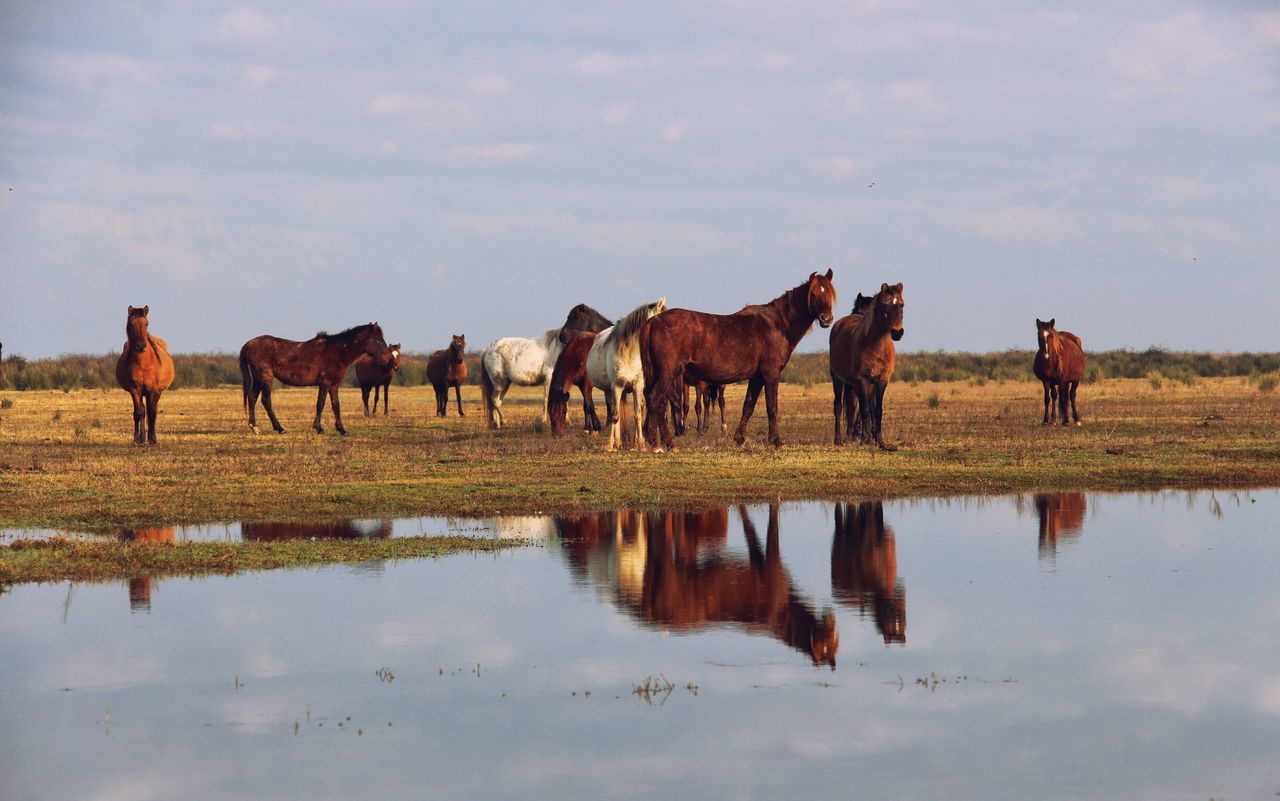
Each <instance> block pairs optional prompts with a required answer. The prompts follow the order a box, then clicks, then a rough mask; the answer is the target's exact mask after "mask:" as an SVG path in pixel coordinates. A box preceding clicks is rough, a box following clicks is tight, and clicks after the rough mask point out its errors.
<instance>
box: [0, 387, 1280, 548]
mask: <svg viewBox="0 0 1280 801" xmlns="http://www.w3.org/2000/svg"><path fill="white" fill-rule="evenodd" d="M342 397H343V403H344V408H345V409H346V410H347V415H346V418H345V422H346V424H347V428H348V430H349V431H350V432H351V433H350V436H347V437H339V436H337V435H336V434H335V433H333V427H332V422H331V418H330V417H328V414H327V413H326V418H325V420H326V427H327V429H328V431H327V433H325V434H324V435H316V434H314V433H312V431H311V430H310V428H309V427H308V423H309V422H310V419H311V415H312V413H313V411H314V402H315V393H314V390H310V389H296V390H295V389H289V390H282V391H279V392H277V411H278V412H279V413H280V417H281V420H282V422H283V423H284V425H285V427H286V428H288V429H289V433H288V434H285V435H283V436H280V435H275V434H270V433H264V434H261V435H256V436H255V435H254V434H252V433H250V432H249V430H248V426H247V424H246V418H245V413H244V411H243V410H242V408H241V402H240V392H239V389H238V388H234V389H233V388H224V389H212V390H184V391H179V392H171V393H167V394H166V395H165V397H164V400H163V401H162V403H161V410H160V421H159V438H160V445H159V446H157V447H137V446H134V445H132V444H130V433H131V430H132V420H131V418H130V406H129V401H128V397H127V396H126V395H125V393H124V392H122V391H120V390H111V391H108V390H82V391H74V392H0V407H3V405H4V404H3V401H4V400H10V401H12V405H11V406H9V407H8V408H0V528H29V527H49V528H72V529H88V530H103V529H111V528H115V527H121V526H142V525H157V524H171V523H194V522H213V521H235V520H264V519H280V518H331V517H342V518H352V517H394V516H411V515H422V514H464V515H465V514H474V515H489V514H493V513H495V512H512V513H515V512H532V511H545V512H557V511H572V510H585V509H603V508H610V507H621V506H643V507H651V506H656V505H665V504H674V505H685V506H701V505H710V504H715V503H725V502H734V501H751V500H763V499H772V498H783V499H796V498H812V497H831V498H853V497H871V496H884V497H889V496H901V495H938V494H949V493H995V492H1012V491H1024V490H1030V489H1043V490H1053V489H1139V488H1151V487H1166V486H1177V487H1201V486H1261V485H1276V484H1280V436H1278V435H1280V394H1278V393H1264V392H1260V391H1259V390H1258V389H1257V388H1256V387H1255V386H1253V385H1251V384H1249V383H1248V382H1247V381H1246V380H1245V379H1243V378H1241V379H1234V378H1221V379H1203V380H1200V381H1198V382H1196V383H1195V384H1194V385H1193V386H1185V385H1183V384H1180V383H1176V382H1172V381H1167V382H1164V384H1163V386H1162V388H1161V389H1160V390H1158V391H1157V390H1155V389H1153V388H1152V387H1151V385H1150V383H1149V382H1147V381H1145V380H1142V379H1114V380H1108V381H1104V382H1101V383H1100V384H1095V385H1085V386H1084V387H1082V388H1081V391H1080V409H1081V413H1082V414H1083V415H1084V418H1085V425H1084V426H1083V427H1081V428H1063V427H1061V426H1054V427H1042V426H1041V425H1040V424H1039V422H1040V417H1041V401H1040V388H1039V386H1038V385H1035V384H1032V383H1030V382H1026V383H1012V382H1011V383H1003V384H1002V383H995V382H987V383H986V384H983V385H981V386H974V385H972V384H969V383H944V384H935V383H921V384H919V385H916V386H911V385H908V384H897V383H895V384H894V385H893V386H891V387H890V389H889V392H888V396H887V401H886V407H887V412H886V417H885V431H886V439H888V440H890V441H892V442H894V443H897V444H898V445H899V446H900V447H901V450H900V451H899V452H897V453H881V452H879V451H877V450H874V449H871V448H866V447H860V446H844V447H840V448H836V447H833V446H832V445H831V398H830V389H829V388H827V387H824V386H813V387H811V388H805V387H802V386H794V385H790V386H787V385H784V386H783V388H782V396H781V402H780V406H781V410H782V435H783V438H784V439H785V440H786V441H787V443H788V447H787V448H785V449H783V450H782V451H777V452H775V451H774V450H773V449H772V448H769V447H767V446H765V445H764V444H763V443H764V426H765V417H764V403H763V400H762V401H761V403H760V404H759V406H758V407H757V413H756V417H755V419H754V420H753V421H752V425H751V429H750V432H749V433H750V440H749V442H748V446H747V447H746V448H737V447H735V446H734V445H733V443H732V441H731V439H730V437H729V436H721V435H719V434H714V435H708V436H704V437H697V436H696V435H691V436H688V437H685V438H684V440H683V441H680V440H677V442H678V443H679V444H680V445H681V446H682V447H681V448H680V449H679V450H678V451H676V452H675V453H669V454H662V455H653V454H648V453H637V452H633V451H627V452H624V453H620V454H608V453H605V452H604V451H603V447H604V440H603V439H602V438H599V437H593V438H588V437H583V436H582V435H581V434H577V433H574V434H571V435H570V436H567V437H566V438H564V439H562V440H553V439H552V438H551V437H550V436H549V435H547V434H540V433H537V432H535V430H534V428H535V426H534V423H535V421H536V418H537V410H538V406H537V404H538V403H539V402H540V400H541V390H540V389H533V390H523V391H518V392H517V391H513V393H512V395H510V396H508V400H507V404H506V409H507V419H508V421H509V423H511V425H510V427H509V428H508V429H507V430H504V431H501V432H490V431H488V430H486V428H485V425H484V416H483V414H482V413H481V409H480V405H479V397H478V394H477V390H476V388H474V387H468V388H466V389H464V401H465V405H466V408H467V414H468V416H467V417H466V418H465V419H459V418H458V417H456V416H454V415H453V411H452V408H451V416H450V417H448V418H446V419H443V420H441V419H439V418H437V417H435V400H434V396H433V394H432V392H431V390H430V389H429V388H420V387H415V388H407V389H406V388H399V387H397V388H394V389H393V391H392V398H393V400H392V415H391V416H390V417H388V418H383V417H381V416H379V417H377V418H372V419H367V418H364V417H363V416H362V414H361V411H360V396H359V392H358V391H357V390H352V389H344V390H343V391H342ZM935 397H936V403H934V402H931V398H935ZM741 398H742V387H731V388H730V391H729V401H728V405H727V408H726V411H727V412H728V414H727V422H728V423H729V427H730V430H732V428H733V427H734V426H735V425H736V422H737V418H738V414H739V412H740V409H741ZM600 406H601V411H602V412H603V403H602V402H601V404H600ZM571 411H572V415H571V422H573V421H575V420H577V419H578V418H579V415H580V407H577V408H574V407H571ZM260 423H265V421H260Z"/></svg>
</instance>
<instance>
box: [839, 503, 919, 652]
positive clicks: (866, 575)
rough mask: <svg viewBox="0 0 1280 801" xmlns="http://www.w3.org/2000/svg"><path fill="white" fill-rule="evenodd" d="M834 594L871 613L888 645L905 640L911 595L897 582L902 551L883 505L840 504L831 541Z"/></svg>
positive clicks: (900, 581) (843, 602) (840, 600)
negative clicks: (908, 604)
mask: <svg viewBox="0 0 1280 801" xmlns="http://www.w3.org/2000/svg"><path fill="white" fill-rule="evenodd" d="M831 592H832V594H833V595H835V598H836V600H837V601H838V602H840V603H842V604H844V605H846V606H851V607H853V608H854V609H857V610H858V611H859V612H860V613H861V614H862V615H864V616H865V615H866V614H867V613H868V612H870V614H871V616H872V617H873V618H875V621H876V629H877V630H878V631H879V632H880V636H882V637H884V642H885V644H886V645H888V644H889V643H895V642H897V643H905V642H906V641H907V593H906V590H905V589H903V586H902V580H901V579H899V578H898V548H897V545H896V543H895V541H894V538H893V529H891V528H888V527H886V526H885V524H884V505H883V504H881V503H879V502H871V501H867V502H863V503H860V504H857V505H856V506H855V505H854V504H843V503H837V504H836V526H835V536H834V537H833V538H832V540H831Z"/></svg>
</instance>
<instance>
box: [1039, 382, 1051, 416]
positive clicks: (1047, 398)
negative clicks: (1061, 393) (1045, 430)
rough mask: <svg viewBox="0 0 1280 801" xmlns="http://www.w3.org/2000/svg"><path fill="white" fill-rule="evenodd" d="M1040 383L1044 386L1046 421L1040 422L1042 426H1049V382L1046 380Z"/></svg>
mask: <svg viewBox="0 0 1280 801" xmlns="http://www.w3.org/2000/svg"><path fill="white" fill-rule="evenodd" d="M1040 383H1042V384H1044V420H1041V421H1040V425H1042V426H1047V425H1049V386H1050V384H1049V381H1048V380H1044V381H1041V382H1040Z"/></svg>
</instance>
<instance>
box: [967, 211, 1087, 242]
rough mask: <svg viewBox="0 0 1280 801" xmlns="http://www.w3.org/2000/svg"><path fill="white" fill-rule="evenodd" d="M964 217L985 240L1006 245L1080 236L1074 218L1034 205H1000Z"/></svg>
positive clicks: (1078, 227) (1078, 226) (1058, 240)
mask: <svg viewBox="0 0 1280 801" xmlns="http://www.w3.org/2000/svg"><path fill="white" fill-rule="evenodd" d="M963 217H964V219H965V223H966V227H968V228H969V229H971V230H973V231H976V232H977V233H978V234H979V235H980V236H982V237H983V238H984V239H990V240H992V241H994V242H1002V243H1004V244H1007V245H1052V244H1057V243H1059V242H1062V241H1064V240H1067V239H1073V238H1075V237H1076V236H1078V235H1079V233H1080V224H1079V223H1078V222H1077V221H1076V218H1075V215H1072V214H1068V213H1066V212H1061V211H1056V210H1054V209H1046V208H1041V207H1037V206H1001V207H998V208H994V209H987V210H981V211H976V212H972V213H969V214H967V215H963Z"/></svg>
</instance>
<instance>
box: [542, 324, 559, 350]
mask: <svg viewBox="0 0 1280 801" xmlns="http://www.w3.org/2000/svg"><path fill="white" fill-rule="evenodd" d="M558 341H560V329H559V328H553V329H551V330H550V331H548V332H547V333H545V334H543V335H542V347H544V348H546V349H547V350H551V343H552V342H558Z"/></svg>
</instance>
